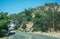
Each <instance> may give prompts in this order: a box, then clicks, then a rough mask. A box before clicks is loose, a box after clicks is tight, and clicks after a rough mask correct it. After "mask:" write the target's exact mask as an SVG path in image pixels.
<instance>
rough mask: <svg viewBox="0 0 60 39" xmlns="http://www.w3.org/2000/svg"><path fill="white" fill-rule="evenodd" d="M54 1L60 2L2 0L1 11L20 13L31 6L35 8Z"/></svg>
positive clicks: (58, 1) (51, 1)
mask: <svg viewBox="0 0 60 39" xmlns="http://www.w3.org/2000/svg"><path fill="white" fill-rule="evenodd" d="M54 2H57V3H58V4H60V0H0V12H8V13H9V14H13V13H19V12H21V11H24V9H28V8H30V7H32V8H34V7H37V6H42V5H44V4H45V3H54Z"/></svg>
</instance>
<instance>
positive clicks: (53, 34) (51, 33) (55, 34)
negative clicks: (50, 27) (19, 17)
mask: <svg viewBox="0 0 60 39" xmlns="http://www.w3.org/2000/svg"><path fill="white" fill-rule="evenodd" d="M33 33H36V34H44V35H50V36H60V33H59V32H33Z"/></svg>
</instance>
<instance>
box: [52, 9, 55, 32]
mask: <svg viewBox="0 0 60 39" xmlns="http://www.w3.org/2000/svg"><path fill="white" fill-rule="evenodd" d="M52 14H53V19H52V23H53V24H52V25H53V32H54V31H55V28H54V26H55V25H54V10H53V13H52Z"/></svg>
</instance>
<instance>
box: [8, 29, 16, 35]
mask: <svg viewBox="0 0 60 39" xmlns="http://www.w3.org/2000/svg"><path fill="white" fill-rule="evenodd" d="M15 32H16V31H15V30H14V29H11V30H9V31H8V34H9V35H13V34H15Z"/></svg>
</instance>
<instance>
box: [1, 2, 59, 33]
mask: <svg viewBox="0 0 60 39" xmlns="http://www.w3.org/2000/svg"><path fill="white" fill-rule="evenodd" d="M59 7H60V5H58V4H57V3H46V4H45V5H44V6H42V7H41V6H40V7H36V8H29V9H25V11H22V12H20V13H18V14H11V15H9V16H8V15H7V13H4V12H0V33H1V32H7V23H8V22H9V20H13V21H15V22H16V27H15V29H18V28H19V27H21V28H23V29H25V27H26V24H27V23H28V22H29V21H31V22H33V23H34V25H33V31H42V32H48V31H51V30H54V31H60V11H59Z"/></svg>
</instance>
